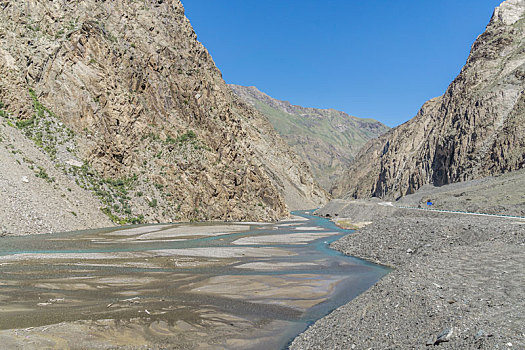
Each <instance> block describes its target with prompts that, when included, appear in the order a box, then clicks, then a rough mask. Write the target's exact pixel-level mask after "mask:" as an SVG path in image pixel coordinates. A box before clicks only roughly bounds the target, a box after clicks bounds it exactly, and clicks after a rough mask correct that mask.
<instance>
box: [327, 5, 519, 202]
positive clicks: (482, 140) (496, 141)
mask: <svg viewBox="0 0 525 350" xmlns="http://www.w3.org/2000/svg"><path fill="white" fill-rule="evenodd" d="M524 87H525V1H523V0H508V1H505V2H503V3H502V4H501V5H500V6H499V7H498V8H497V9H496V10H495V12H494V15H493V16H492V19H491V21H490V23H489V25H488V26H487V28H486V31H485V32H484V33H483V34H482V35H480V36H479V37H478V38H477V40H476V42H475V43H474V45H473V46H472V50H471V53H470V56H469V58H468V60H467V63H466V64H465V66H464V67H463V69H462V71H461V73H460V74H459V75H458V76H457V78H456V79H455V80H454V81H453V82H452V84H450V86H449V87H448V89H447V91H446V92H445V94H444V95H443V96H441V97H438V98H435V99H432V100H430V101H428V102H427V103H426V104H425V105H424V106H423V108H422V109H421V110H420V112H419V113H418V114H417V116H416V117H415V118H413V119H412V120H410V121H408V122H407V123H405V124H403V125H400V126H398V127H396V128H394V129H392V130H391V131H390V132H389V133H387V134H385V135H384V136H382V137H380V138H379V139H376V140H372V141H370V142H369V143H368V144H367V145H366V146H365V147H364V148H363V149H362V150H361V151H360V153H359V155H358V156H357V157H356V161H355V162H354V163H353V164H352V165H351V167H350V168H349V170H348V171H347V172H346V173H345V174H344V176H343V177H341V179H340V180H339V181H338V183H337V184H336V186H335V187H334V188H333V189H332V192H333V194H334V195H335V196H346V197H356V198H357V197H370V196H377V197H394V198H397V197H400V196H403V195H406V194H410V193H413V192H414V191H415V190H417V189H418V188H420V187H421V186H422V185H424V184H428V183H431V184H434V185H438V186H439V185H443V184H448V183H453V182H460V181H465V180H470V179H476V178H481V177H485V176H488V175H497V174H502V173H505V172H509V171H513V170H516V169H520V168H523V167H524V166H525V98H524V94H523V91H524Z"/></svg>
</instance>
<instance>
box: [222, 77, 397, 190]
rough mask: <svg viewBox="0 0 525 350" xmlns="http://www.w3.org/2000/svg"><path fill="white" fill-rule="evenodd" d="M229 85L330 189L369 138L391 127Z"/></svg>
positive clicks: (319, 180)
mask: <svg viewBox="0 0 525 350" xmlns="http://www.w3.org/2000/svg"><path fill="white" fill-rule="evenodd" d="M230 87H231V88H232V90H233V92H234V93H235V94H237V95H238V96H239V97H241V98H242V99H243V100H244V101H246V102H247V103H249V104H251V105H252V106H254V107H255V108H256V109H257V110H259V112H261V113H262V114H263V115H265V116H266V117H267V118H268V120H269V121H270V123H271V124H272V126H273V127H274V128H275V130H277V132H278V133H279V135H281V136H282V137H283V139H284V140H285V141H286V142H287V143H288V144H289V145H290V146H291V147H292V149H293V150H294V151H295V152H296V153H297V154H298V155H299V156H301V158H302V159H304V160H306V162H307V163H308V164H309V165H310V168H311V169H312V173H313V174H314V177H315V179H316V180H317V181H318V182H319V183H320V184H321V185H322V186H323V187H324V188H325V189H327V190H328V189H330V187H331V186H332V185H333V183H334V181H335V180H336V179H337V178H338V177H340V176H341V175H342V172H343V170H344V169H346V168H347V167H348V166H349V164H350V162H351V161H352V160H353V158H354V156H355V155H356V154H357V152H358V151H359V149H360V148H361V147H362V146H363V145H364V144H365V143H366V142H367V141H368V140H370V139H372V138H375V137H378V136H379V135H381V134H384V133H385V132H387V131H388V130H389V128H388V127H387V126H385V125H383V124H381V123H380V122H378V121H376V120H373V119H362V118H356V117H353V116H350V115H348V114H346V113H344V112H340V111H336V110H334V109H317V108H306V107H301V106H296V105H292V104H290V102H287V101H280V100H276V99H274V98H272V97H270V96H268V95H267V94H265V93H263V92H261V91H259V90H258V89H257V88H256V87H253V86H251V87H244V86H239V85H230Z"/></svg>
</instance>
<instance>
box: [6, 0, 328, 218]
mask: <svg viewBox="0 0 525 350" xmlns="http://www.w3.org/2000/svg"><path fill="white" fill-rule="evenodd" d="M0 8H1V11H0V101H1V102H2V107H1V108H2V111H3V116H4V117H5V118H8V119H10V120H11V122H10V123H9V124H10V125H13V126H16V127H18V128H19V129H20V130H22V131H23V133H24V134H25V135H26V136H27V137H28V138H29V139H31V140H33V142H35V143H36V144H37V145H38V146H40V147H41V148H42V150H43V151H45V152H46V153H47V154H48V156H49V157H50V158H51V159H52V160H53V161H54V162H55V164H56V166H57V167H58V168H60V169H62V170H63V172H65V173H67V174H68V175H69V176H70V177H72V178H73V177H77V182H79V183H80V184H81V185H82V187H84V188H86V189H88V190H91V192H92V193H94V194H95V195H96V196H98V197H99V198H100V199H101V200H102V202H103V203H104V205H105V207H104V208H103V210H104V212H105V213H106V214H107V215H108V216H110V217H111V218H112V219H114V221H117V222H130V221H137V218H138V221H173V220H208V219H222V220H242V219H250V220H252V219H261V220H262V219H264V220H271V219H276V218H278V217H281V216H284V215H286V214H287V210H288V209H297V208H305V207H315V206H318V205H319V204H321V203H323V202H325V201H326V199H327V195H326V193H325V192H324V191H323V190H321V189H320V188H319V187H318V185H317V184H316V183H315V181H314V180H313V178H312V176H311V174H310V173H309V171H308V168H307V167H306V165H305V164H304V163H302V162H301V161H300V160H299V159H298V158H297V156H296V155H295V154H294V153H293V152H291V150H290V149H289V147H288V146H287V145H286V144H285V143H284V142H283V141H282V140H281V139H280V138H279V136H278V135H277V134H276V133H275V132H274V131H273V129H272V127H271V125H269V123H268V122H267V121H266V120H265V119H264V117H262V116H261V115H260V114H258V113H257V112H256V111H255V110H253V109H252V108H250V107H248V106H246V105H245V104H243V103H241V102H240V101H239V100H238V99H237V98H236V97H235V96H234V95H233V94H232V93H231V91H230V89H229V88H228V86H227V85H226V84H225V83H224V81H223V79H222V77H221V73H220V71H219V70H218V69H217V68H216V66H215V64H214V62H213V60H212V58H211V57H210V55H209V53H208V52H207V51H206V49H205V48H204V47H203V46H202V45H201V44H200V43H199V42H198V41H197V38H196V34H195V32H194V31H193V29H192V27H191V25H190V23H189V21H188V20H187V19H186V17H185V16H184V9H183V6H182V4H181V3H180V2H179V1H177V0H170V1H152V0H149V1H132V0H116V1H95V0H83V1H75V2H70V1H53V2H50V1H43V0H32V1H0ZM15 122H17V123H16V125H15ZM62 124H65V126H67V127H68V128H70V129H71V130H72V131H71V142H70V144H69V145H68V146H67V147H65V146H64V143H60V142H58V141H57V140H58V138H57V137H55V135H54V132H55V131H56V130H55V129H56V128H54V126H56V125H59V126H61V125H62ZM50 125H51V127H50ZM82 163H84V164H83V165H82V166H80V164H82ZM71 164H76V165H71ZM108 187H111V188H114V189H116V192H118V193H119V196H116V195H111V194H110V195H108V194H107V193H104V191H105V192H111V191H109V190H108ZM286 201H287V202H286Z"/></svg>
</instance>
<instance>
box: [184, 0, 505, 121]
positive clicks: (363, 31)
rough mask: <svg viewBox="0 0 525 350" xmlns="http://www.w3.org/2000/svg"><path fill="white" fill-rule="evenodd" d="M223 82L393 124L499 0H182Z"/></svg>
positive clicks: (448, 71)
mask: <svg viewBox="0 0 525 350" xmlns="http://www.w3.org/2000/svg"><path fill="white" fill-rule="evenodd" d="M182 1H183V4H184V6H185V8H186V15H187V16H188V18H189V19H190V21H191V23H192V25H193V27H194V29H195V31H196V32H197V35H198V38H199V41H201V42H202V43H203V44H204V45H205V46H206V48H207V49H208V50H209V51H210V53H211V55H212V56H213V59H214V60H215V63H216V64H217V66H218V67H219V69H220V70H221V71H222V73H223V76H224V79H225V80H226V82H227V83H233V84H239V85H255V86H257V87H258V88H259V89H260V90H262V91H264V92H266V93H268V94H269V95H270V96H272V97H275V98H278V99H281V100H288V101H290V102H291V103H293V104H298V105H302V106H306V107H317V108H335V109H338V110H342V111H345V112H347V113H349V114H352V115H355V116H358V117H370V118H375V119H378V120H380V121H382V122H383V123H385V124H387V125H389V126H396V125H398V124H401V123H403V122H405V121H407V120H408V119H410V118H412V117H413V116H415V114H416V113H417V111H418V110H419V108H420V107H421V105H422V104H423V103H424V102H425V101H427V100H428V99H430V98H432V97H436V96H439V95H442V94H443V93H444V92H445V90H446V88H447V86H448V85H449V84H450V83H451V81H452V80H453V79H454V78H455V77H456V75H457V74H458V73H459V71H460V70H461V67H462V66H463V65H464V63H465V61H466V59H467V57H468V53H469V51H470V47H471V45H472V43H473V42H474V40H475V39H476V37H477V36H478V35H479V34H481V33H482V32H483V31H484V29H485V27H486V25H487V24H488V22H489V20H490V17H491V16H492V12H493V9H494V7H496V6H498V5H499V4H500V2H501V0H459V1H458V0H439V1H435V0H433V1H430V0H411V1H408V0H395V1H394V0H366V1H364V0H360V1H357V0H324V1H319V0H259V1H253V0H182Z"/></svg>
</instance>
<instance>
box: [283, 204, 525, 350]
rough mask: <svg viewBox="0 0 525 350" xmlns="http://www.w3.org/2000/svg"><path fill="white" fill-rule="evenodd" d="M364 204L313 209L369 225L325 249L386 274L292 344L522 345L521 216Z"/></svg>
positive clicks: (524, 239) (524, 225) (524, 259)
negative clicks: (382, 267) (378, 266)
mask: <svg viewBox="0 0 525 350" xmlns="http://www.w3.org/2000/svg"><path fill="white" fill-rule="evenodd" d="M366 205H367V208H366V210H363V205H360V204H359V203H358V204H357V205H352V204H349V202H344V201H336V202H335V204H334V203H332V204H331V205H330V206H327V207H325V208H323V209H322V210H321V211H320V212H319V214H320V215H323V216H326V215H327V214H328V215H330V216H331V217H332V218H334V217H336V216H337V218H339V219H340V218H351V219H352V220H353V221H356V222H363V221H372V222H373V223H372V224H370V225H368V226H366V227H364V228H362V229H361V230H359V231H356V233H354V234H352V235H348V236H346V237H344V238H342V239H340V240H339V241H337V242H334V243H333V244H332V247H333V248H334V249H337V250H339V251H341V252H343V253H345V254H347V255H353V256H357V257H360V258H364V259H367V260H370V261H373V262H377V263H381V264H385V265H388V266H391V267H393V268H394V271H392V272H391V273H390V274H389V275H387V276H385V277H384V278H383V279H382V280H381V281H380V282H378V283H377V284H376V285H374V286H373V287H372V288H371V289H369V290H368V291H367V292H365V293H363V294H362V295H360V296H359V297H357V298H356V299H354V300H353V301H351V302H350V303H348V304H346V305H344V306H342V307H340V308H338V309H337V310H335V311H334V312H332V313H331V314H329V315H328V316H326V317H324V318H323V319H321V320H319V321H317V322H316V323H315V324H314V325H312V326H311V327H310V328H309V329H308V330H307V331H306V332H304V333H303V334H301V335H300V336H299V337H297V338H296V339H295V340H294V342H293V343H292V345H291V347H290V348H291V349H421V348H426V347H427V346H434V345H436V346H439V347H440V348H443V349H497V348H499V349H522V348H525V334H524V332H525V330H524V328H523V325H524V324H525V287H524V286H525V269H524V266H525V222H524V221H520V220H516V219H504V218H493V217H481V216H468V215H460V214H449V213H436V212H424V211H412V210H405V209H398V208H393V207H389V206H385V205H384V204H383V205H380V204H379V203H378V202H368V204H366ZM336 214H337V215H336ZM440 335H442V336H441V337H440Z"/></svg>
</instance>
